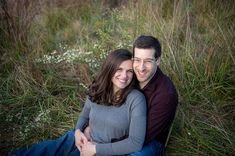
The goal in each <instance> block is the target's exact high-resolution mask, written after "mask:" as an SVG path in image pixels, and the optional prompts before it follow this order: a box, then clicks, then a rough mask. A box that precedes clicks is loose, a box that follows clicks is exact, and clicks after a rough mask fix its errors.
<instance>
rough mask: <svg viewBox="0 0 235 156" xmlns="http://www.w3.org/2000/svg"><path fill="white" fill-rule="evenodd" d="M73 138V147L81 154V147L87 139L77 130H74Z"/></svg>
mask: <svg viewBox="0 0 235 156" xmlns="http://www.w3.org/2000/svg"><path fill="white" fill-rule="evenodd" d="M74 136H75V145H76V147H77V148H78V149H79V151H80V152H81V151H82V148H83V146H84V145H85V144H87V142H88V141H87V138H86V136H85V135H84V134H83V133H82V132H81V131H80V130H79V129H76V131H75V134H74Z"/></svg>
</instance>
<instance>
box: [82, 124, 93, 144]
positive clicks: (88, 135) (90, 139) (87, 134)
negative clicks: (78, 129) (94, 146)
mask: <svg viewBox="0 0 235 156" xmlns="http://www.w3.org/2000/svg"><path fill="white" fill-rule="evenodd" d="M90 132H91V128H90V126H87V127H86V128H85V130H84V135H85V136H86V138H87V140H88V141H91V142H92V138H91V134H90Z"/></svg>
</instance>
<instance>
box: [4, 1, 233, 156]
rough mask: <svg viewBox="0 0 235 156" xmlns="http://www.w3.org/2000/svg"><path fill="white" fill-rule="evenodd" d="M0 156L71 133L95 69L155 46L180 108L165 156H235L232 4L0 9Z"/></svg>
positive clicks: (22, 4) (58, 4)
mask: <svg viewBox="0 0 235 156" xmlns="http://www.w3.org/2000/svg"><path fill="white" fill-rule="evenodd" d="M0 6H1V8H0V20H1V22H0V85H1V86H0V123H1V124H0V155H4V154H6V152H7V151H9V150H11V149H14V148H17V147H24V146H27V145H31V144H33V143H37V142H40V141H42V140H47V139H55V138H58V137H59V136H61V135H63V134H64V133H66V132H67V131H68V130H70V129H72V128H74V127H75V125H76V121H77V118H78V114H79V112H80V111H81V109H82V107H83V104H84V99H85V95H86V91H87V87H88V86H89V84H90V83H91V82H92V80H93V77H94V75H95V74H96V72H97V71H99V67H100V64H101V62H102V60H103V59H104V58H105V57H106V55H107V54H108V52H110V51H111V50H113V49H116V48H128V49H129V50H132V43H133V41H134V40H135V38H136V37H137V36H139V35H141V34H145V35H153V36H155V37H157V38H158V39H159V40H160V42H161V44H162V49H163V52H162V53H163V54H162V60H161V65H160V68H161V69H162V70H163V71H164V72H165V73H166V74H167V75H168V76H169V77H170V78H171V79H172V80H173V82H174V83H175V85H176V88H177V91H178V93H179V106H178V110H177V115H176V118H175V120H174V124H173V130H172V133H171V136H170V140H169V142H168V145H167V148H166V151H165V153H166V155H179V156H181V155H190V156H191V155H192V156H197V155H200V156H201V155H205V156H207V155H215V156H224V155H233V154H234V153H235V126H234V123H235V42H234V41H235V3H234V2H233V1H232V0H226V1H222V0H162V1H158V0H142V1H141V0H129V1H125V0H113V1H108V0H83V1H82V0H66V1H65V0H42V1H30V0H21V1H14V0H2V1H1V2H0Z"/></svg>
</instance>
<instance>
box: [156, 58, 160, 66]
mask: <svg viewBox="0 0 235 156" xmlns="http://www.w3.org/2000/svg"><path fill="white" fill-rule="evenodd" d="M160 62H161V57H158V58H157V60H156V64H157V66H159V65H160Z"/></svg>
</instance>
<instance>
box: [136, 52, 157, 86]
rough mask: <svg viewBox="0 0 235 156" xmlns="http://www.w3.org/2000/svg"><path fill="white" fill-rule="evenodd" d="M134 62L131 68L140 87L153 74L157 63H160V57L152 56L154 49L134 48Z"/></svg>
mask: <svg viewBox="0 0 235 156" xmlns="http://www.w3.org/2000/svg"><path fill="white" fill-rule="evenodd" d="M134 51H135V53H134V58H133V60H134V62H133V69H134V72H135V74H136V77H137V79H138V81H139V84H140V87H141V88H144V86H145V85H146V84H147V83H148V82H149V81H150V80H151V78H152V77H153V75H154V74H155V72H156V70H157V67H158V65H159V64H160V58H158V59H157V60H156V59H155V57H154V53H155V50H154V49H152V48H151V49H139V48H135V49H134Z"/></svg>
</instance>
